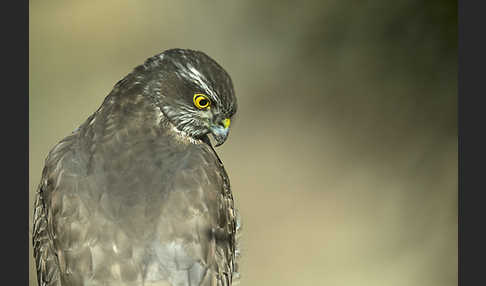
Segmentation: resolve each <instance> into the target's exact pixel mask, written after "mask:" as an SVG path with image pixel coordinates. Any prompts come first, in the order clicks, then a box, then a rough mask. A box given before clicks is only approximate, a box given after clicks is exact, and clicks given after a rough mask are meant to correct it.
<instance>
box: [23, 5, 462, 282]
mask: <svg viewBox="0 0 486 286" xmlns="http://www.w3.org/2000/svg"><path fill="white" fill-rule="evenodd" d="M29 3H30V4H29V15H30V23H29V29H30V31H29V41H30V46H29V62H30V63H29V92H30V97H29V123H30V126H29V135H30V167H29V178H30V189H29V192H30V201H29V204H30V209H31V210H32V201H33V194H34V192H35V188H36V187H37V184H38V183H39V180H40V175H41V171H42V167H43V161H44V159H45V157H46V156H47V153H48V151H49V150H50V149H51V148H52V147H53V146H54V145H55V144H56V143H57V142H58V141H59V140H61V139H62V138H63V137H64V136H66V135H68V134H69V133H70V132H71V131H73V130H74V129H75V128H76V127H78V126H79V125H80V124H81V123H82V122H83V121H84V120H85V119H86V118H87V117H88V116H89V115H90V114H91V113H92V112H94V111H95V110H96V109H97V108H98V106H99V105H100V104H101V103H102V101H103V98H104V97H105V96H106V95H107V94H108V93H109V92H110V90H111V88H112V87H113V85H114V84H115V83H116V82H117V81H118V80H120V79H121V78H122V77H124V76H125V75H126V74H127V73H129V72H130V71H131V70H132V69H133V68H134V67H135V66H137V65H139V64H141V63H143V62H144V60H145V59H146V58H148V57H150V56H152V55H155V54H157V53H159V52H162V51H163V50H165V49H168V48H174V47H179V48H191V49H198V50H202V51H204V52H206V53H207V54H208V55H210V56H211V57H213V58H214V59H215V60H216V61H218V62H219V63H220V64H221V65H222V66H223V67H224V68H225V69H226V70H227V71H228V72H229V74H230V75H231V76H232V78H233V81H234V85H235V90H236V93H237V97H238V100H239V111H238V118H237V119H236V120H235V122H234V124H233V127H232V131H231V134H230V137H229V140H228V141H227V142H226V143H225V144H224V145H223V146H222V147H220V148H218V151H219V153H220V155H221V158H222V160H223V162H224V163H225V166H226V168H227V171H228V173H229V175H230V179H231V183H232V189H233V192H234V196H235V200H236V204H237V206H238V207H239V209H240V212H241V215H242V223H243V229H244V230H243V238H242V239H243V241H242V247H243V250H242V262H241V273H242V280H241V284H240V285H242V286H249V285H269V286H272V285H279V286H286V285H289V286H290V285H333V286H340V285H373V286H378V285H387V286H389V285H394V286H395V285H397V286H398V285H404V286H410V285H414V286H416V285H427V286H428V285H431V286H434V285H437V286H448V285H457V273H458V271H457V258H458V254H457V203H458V200H457V184H458V177H457V174H458V169H457V163H458V162H457V157H458V153H457V147H458V145H457V43H456V40H457V37H456V35H457V16H456V13H457V8H456V3H455V1H433V0H431V1H418V0H417V1H414V0H408V1H405V0H395V1H386V0H375V1H343V0H340V1H337V0H334V1H330V0H320V1H319V0H314V1H289V0H280V1H258V0H252V1H244V0H232V1H230V0H225V1H223V0H220V1H215V0H212V1H211V0H208V1H202V0H198V1H196V0H186V1H182V0H179V1H175V0H172V1H169V0H138V1H135V0H103V1H95V0H84V1H81V0H70V1H68V0H62V1H61V0H58V1H53V0H43V1H40V0H36V1H34V0H32V1H30V2H29ZM31 217H32V211H31V212H30V214H29V219H30V218H31ZM29 223H30V224H29V225H30V229H29V231H31V229H32V227H31V225H32V222H31V221H30V222H29ZM29 255H30V256H32V249H31V248H30V252H29ZM30 261H31V269H30V274H31V276H30V285H35V279H36V278H35V273H34V272H35V271H34V266H33V263H32V259H31V260H30Z"/></svg>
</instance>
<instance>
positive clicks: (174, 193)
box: [33, 49, 240, 286]
mask: <svg viewBox="0 0 486 286" xmlns="http://www.w3.org/2000/svg"><path fill="white" fill-rule="evenodd" d="M236 110H237V101H236V97H235V94H234V89H233V84H232V81H231V78H230V76H229V75H228V73H227V72H226V71H225V70H224V69H223V68H222V67H221V66H220V65H219V64H218V63H216V61H214V60H213V59H212V58H210V57H209V56H207V55H206V54H205V53H203V52H200V51H194V50H187V49H170V50H166V51H164V52H163V53H160V54H158V55H155V56H153V57H151V58H149V59H147V60H146V61H145V63H144V64H142V65H140V66H138V67H136V68H135V69H134V70H133V71H132V72H131V73H130V74H128V75H127V76H126V77H125V78H123V79H122V80H120V81H119V82H118V83H117V84H116V85H115V86H114V88H113V90H112V91H111V92H110V93H109V94H108V96H107V97H106V98H105V100H104V101H103V103H102V105H101V106H100V107H99V108H98V110H97V111H96V112H95V113H94V114H92V115H91V116H89V117H88V119H87V120H86V121H85V122H84V123H83V124H82V125H81V126H80V127H79V128H78V129H76V130H75V131H74V132H72V133H71V134H70V135H69V136H67V137H66V138H64V139H63V140H61V141H60V142H59V143H58V144H57V145H56V146H55V147H54V148H53V149H52V150H51V151H50V152H49V154H48V156H47V158H46V160H45V167H44V169H43V172H42V178H41V182H40V184H39V187H38V189H37V193H36V199H35V209H34V218H33V219H34V224H33V225H34V227H33V249H34V258H35V263H36V269H37V280H38V285H39V286H60V285H62V286H102V285H103V286H128V285H130V286H132V285H133V286H139V285H140V286H142V285H146V286H148V285H153V286H155V285H160V286H161V285H167V286H185V285H190V286H196V285H203V286H206V285H216V286H229V285H232V283H233V282H234V281H236V280H237V279H236V278H237V276H238V265H237V258H238V256H239V250H238V239H237V233H238V232H239V225H240V224H239V216H238V212H237V210H236V208H235V206H234V201H233V195H232V192H231V190H230V183H229V179H228V175H227V173H226V171H225V169H224V167H223V164H222V162H221V160H220V159H219V157H218V155H217V154H216V152H215V150H214V149H213V142H214V146H215V147H216V146H219V145H221V144H223V143H224V142H225V140H226V139H227V136H228V132H229V128H230V122H231V119H232V117H233V115H234V114H235V113H236ZM209 136H212V137H213V139H212V140H210V138H209Z"/></svg>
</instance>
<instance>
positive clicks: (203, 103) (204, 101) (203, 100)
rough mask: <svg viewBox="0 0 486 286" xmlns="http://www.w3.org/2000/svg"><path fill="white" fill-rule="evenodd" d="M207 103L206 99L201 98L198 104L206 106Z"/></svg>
mask: <svg viewBox="0 0 486 286" xmlns="http://www.w3.org/2000/svg"><path fill="white" fill-rule="evenodd" d="M207 104H208V100H207V99H204V98H203V99H201V100H199V105H201V106H206V105H207Z"/></svg>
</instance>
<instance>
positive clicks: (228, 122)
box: [219, 118, 231, 128]
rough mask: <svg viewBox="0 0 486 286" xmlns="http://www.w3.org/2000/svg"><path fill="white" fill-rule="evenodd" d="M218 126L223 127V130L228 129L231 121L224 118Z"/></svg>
mask: <svg viewBox="0 0 486 286" xmlns="http://www.w3.org/2000/svg"><path fill="white" fill-rule="evenodd" d="M219 124H220V125H221V126H223V127H224V128H228V127H229V126H230V124H231V120H230V119H229V118H225V119H223V120H221V122H220V123H219Z"/></svg>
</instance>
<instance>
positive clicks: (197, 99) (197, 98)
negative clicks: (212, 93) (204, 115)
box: [192, 93, 211, 109]
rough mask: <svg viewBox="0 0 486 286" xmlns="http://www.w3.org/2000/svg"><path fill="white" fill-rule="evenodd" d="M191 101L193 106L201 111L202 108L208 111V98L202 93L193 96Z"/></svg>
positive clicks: (209, 102)
mask: <svg viewBox="0 0 486 286" xmlns="http://www.w3.org/2000/svg"><path fill="white" fill-rule="evenodd" d="M192 101H193V102H194V105H195V106H196V107H197V108H199V109H203V108H208V109H209V105H210V104H211V101H210V100H209V98H208V97H207V96H206V95H204V94H202V93H196V94H194V97H193V98H192Z"/></svg>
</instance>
